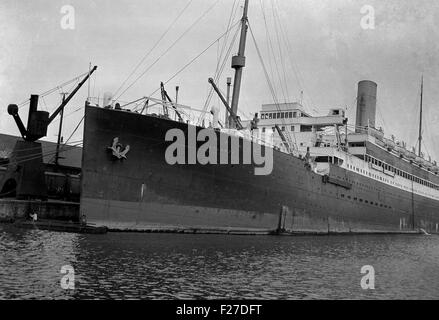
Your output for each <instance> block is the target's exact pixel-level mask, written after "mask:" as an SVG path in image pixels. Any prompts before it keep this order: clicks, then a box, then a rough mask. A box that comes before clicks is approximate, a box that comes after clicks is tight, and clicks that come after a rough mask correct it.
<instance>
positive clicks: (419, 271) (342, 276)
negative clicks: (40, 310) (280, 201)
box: [0, 224, 439, 299]
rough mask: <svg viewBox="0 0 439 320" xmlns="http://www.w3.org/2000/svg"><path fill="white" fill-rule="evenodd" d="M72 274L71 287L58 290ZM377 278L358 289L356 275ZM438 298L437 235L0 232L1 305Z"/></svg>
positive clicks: (2, 228) (4, 227) (3, 228)
mask: <svg viewBox="0 0 439 320" xmlns="http://www.w3.org/2000/svg"><path fill="white" fill-rule="evenodd" d="M65 265H70V266H72V267H73V268H74V276H75V288H74V289H63V288H62V287H61V278H62V277H63V276H64V274H62V273H61V272H60V271H61V268H62V267H63V266H65ZM364 265H370V266H372V267H373V268H374V270H375V289H373V290H371V289H369V290H364V289H362V287H361V285H360V282H361V278H362V277H363V276H364V275H363V274H361V268H362V266H364ZM34 298H40V299H119V298H120V299H220V298H223V299H439V236H434V235H432V236H425V235H344V236H332V235H331V236H297V237H289V236H236V235H233V236H232V235H197V234H194V235H192V234H156V233H154V234H148V233H108V234H106V235H85V234H73V233H62V232H51V231H41V230H27V229H17V228H15V227H13V226H12V225H8V224H3V225H1V224H0V299H34Z"/></svg>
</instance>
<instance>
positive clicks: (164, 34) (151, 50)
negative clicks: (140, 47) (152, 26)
mask: <svg viewBox="0 0 439 320" xmlns="http://www.w3.org/2000/svg"><path fill="white" fill-rule="evenodd" d="M192 1H193V0H189V2H188V3H187V4H186V6H185V7H184V8H183V9H182V10H181V11H180V13H179V14H178V15H177V17H175V19H174V21H172V23H171V24H170V25H169V26H168V28H167V29H166V30H165V32H163V34H162V35H161V36H160V38H159V39H158V40H157V41H156V42H155V43H154V45H153V46H152V48H151V49H150V50H149V51H148V52H147V53H146V54H145V55H144V56H143V57H142V59H141V60H140V61H139V63H138V64H137V65H136V66H135V67H134V69H133V70H132V72H131V73H130V74H129V75H128V77H127V78H126V79H125V80H124V81H123V82H122V84H121V85H120V87H119V88H118V89H117V90H116V92H115V93H114V95H115V96H116V95H117V94H118V93H119V91H120V89H122V87H123V86H124V85H125V83H126V82H127V81H128V80H129V79H130V78H131V77H132V76H133V75H134V73H135V72H136V71H137V70H138V69H139V68H140V66H141V65H142V64H143V62H145V60H146V59H147V58H148V57H149V55H150V54H151V53H152V52H153V51H154V49H155V48H156V47H157V46H158V45H159V43H160V42H161V41H162V40H163V39H164V37H165V36H166V35H167V34H168V32H169V31H170V30H171V29H172V27H173V26H174V25H175V24H176V23H177V21H178V20H179V19H180V18H181V16H182V15H183V14H184V12H185V11H186V9H187V8H188V7H189V6H190V4H191V3H192Z"/></svg>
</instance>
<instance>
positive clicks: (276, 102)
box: [248, 23, 297, 148]
mask: <svg viewBox="0 0 439 320" xmlns="http://www.w3.org/2000/svg"><path fill="white" fill-rule="evenodd" d="M248 26H249V30H250V34H251V36H252V39H253V43H254V45H255V48H256V52H257V53H258V57H259V60H260V62H261V65H262V68H263V71H264V74H265V79H266V80H267V84H268V87H269V90H270V93H271V95H272V97H273V101H274V103H275V105H276V108H277V110H278V111H279V112H281V109H280V106H279V101H278V99H277V96H276V92H275V90H274V88H273V84H272V83H271V80H270V77H269V75H268V72H267V68H266V67H265V63H264V60H263V58H262V54H261V51H260V49H259V46H258V44H257V42H256V38H255V36H254V34H253V30H252V28H251V25H250V23H249V24H248ZM282 124H283V125H284V126H285V127H286V123H285V119H282ZM284 132H287V134H286V136H287V137H288V138H289V139H288V140H291V131H289V130H286V131H284ZM292 133H293V138H294V145H295V146H296V148H297V140H296V135H295V133H294V132H292ZM288 143H289V144H292V141H288Z"/></svg>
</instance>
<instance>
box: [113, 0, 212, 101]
mask: <svg viewBox="0 0 439 320" xmlns="http://www.w3.org/2000/svg"><path fill="white" fill-rule="evenodd" d="M219 1H220V0H216V1H215V2H214V3H213V4H212V5H211V6H210V7H209V8H208V9H207V10H206V11H204V12H203V14H202V15H201V16H199V17H198V18H197V19H196V20H195V21H194V22H193V23H192V24H191V25H190V26H189V28H187V29H186V30H185V31H184V32H183V33H182V34H181V35H180V36H179V37H178V38H177V39H176V40H175V41H174V42H173V43H172V44H171V45H170V46H169V47H168V48H167V49H166V50H165V51H164V52H162V54H161V55H160V56H159V57H158V58H157V59H156V60H154V62H153V63H152V64H150V65H149V66H148V67H147V68H146V69H145V70H144V71H143V72H142V73H141V74H140V75H139V76H138V77H137V78H136V79H135V80H134V81H133V82H132V83H131V84H130V85H129V86H128V87H127V88H126V89H125V90H124V91H122V93H121V94H120V95H119V96H118V97H117V98H116V99H115V100H118V99H119V98H120V97H121V96H122V95H123V94H124V93H125V92H127V91H128V90H129V89H130V88H131V87H132V86H133V85H134V84H135V83H136V82H137V81H139V80H140V78H142V77H143V76H144V75H145V74H146V73H147V72H148V71H149V70H150V69H151V68H152V67H153V66H154V65H155V64H156V63H157V62H159V61H160V60H161V58H163V56H165V55H166V54H167V53H168V52H169V51H170V50H171V49H172V48H173V47H174V46H175V45H176V44H177V43H178V42H179V41H180V40H181V39H182V38H183V37H184V36H185V35H186V34H187V33H188V32H189V31H190V30H192V28H193V27H195V25H197V24H198V22H200V21H201V20H202V19H203V18H204V17H205V16H206V15H207V13H209V11H211V10H212V9H213V8H214V7H215V6H216V5H217V4H218V2H219Z"/></svg>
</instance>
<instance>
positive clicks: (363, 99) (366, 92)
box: [355, 80, 377, 132]
mask: <svg viewBox="0 0 439 320" xmlns="http://www.w3.org/2000/svg"><path fill="white" fill-rule="evenodd" d="M376 100H377V84H376V83H375V82H373V81H369V80H363V81H360V82H358V93H357V116H356V122H355V126H356V132H361V131H362V130H361V129H363V130H364V129H365V128H366V127H368V126H369V127H373V128H375V113H376ZM363 132H364V131H363Z"/></svg>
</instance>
